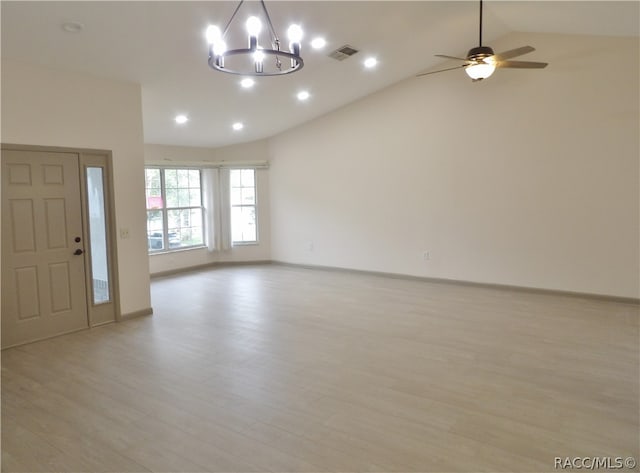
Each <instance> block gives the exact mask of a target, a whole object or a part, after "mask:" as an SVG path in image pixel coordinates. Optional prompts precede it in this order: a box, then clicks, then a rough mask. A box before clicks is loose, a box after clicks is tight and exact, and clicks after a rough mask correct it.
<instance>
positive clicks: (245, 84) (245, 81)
mask: <svg viewBox="0 0 640 473" xmlns="http://www.w3.org/2000/svg"><path fill="white" fill-rule="evenodd" d="M255 83H256V81H254V80H253V79H250V78H248V77H247V78H246V79H242V80H241V81H240V85H241V86H242V87H244V88H245V89H250V88H251V87H253V86H254V85H255Z"/></svg>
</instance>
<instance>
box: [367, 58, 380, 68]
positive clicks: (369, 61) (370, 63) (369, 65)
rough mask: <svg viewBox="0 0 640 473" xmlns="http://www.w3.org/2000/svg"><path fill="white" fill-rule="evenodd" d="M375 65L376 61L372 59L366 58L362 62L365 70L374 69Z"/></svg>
mask: <svg viewBox="0 0 640 473" xmlns="http://www.w3.org/2000/svg"><path fill="white" fill-rule="evenodd" d="M377 64H378V60H377V59H376V58H374V57H368V58H367V59H365V60H364V67H366V68H367V69H371V68H373V67H376V65H377Z"/></svg>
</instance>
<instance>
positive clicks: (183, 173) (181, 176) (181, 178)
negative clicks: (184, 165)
mask: <svg viewBox="0 0 640 473" xmlns="http://www.w3.org/2000/svg"><path fill="white" fill-rule="evenodd" d="M178 187H183V188H185V187H189V170H188V169H178Z"/></svg>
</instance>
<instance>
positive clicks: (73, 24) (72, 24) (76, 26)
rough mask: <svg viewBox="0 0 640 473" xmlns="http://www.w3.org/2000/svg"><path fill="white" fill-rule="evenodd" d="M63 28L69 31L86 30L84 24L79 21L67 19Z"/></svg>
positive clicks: (78, 31)
mask: <svg viewBox="0 0 640 473" xmlns="http://www.w3.org/2000/svg"><path fill="white" fill-rule="evenodd" d="M62 29H63V30H64V31H66V32H67V33H80V32H81V31H82V30H84V25H83V24H82V23H78V22H77V21H65V22H64V23H62Z"/></svg>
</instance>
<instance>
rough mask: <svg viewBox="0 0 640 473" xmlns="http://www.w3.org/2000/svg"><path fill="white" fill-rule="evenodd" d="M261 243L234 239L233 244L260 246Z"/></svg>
mask: <svg viewBox="0 0 640 473" xmlns="http://www.w3.org/2000/svg"><path fill="white" fill-rule="evenodd" d="M259 244H260V242H259V241H234V242H233V243H231V246H232V247H234V246H258V245H259Z"/></svg>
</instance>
